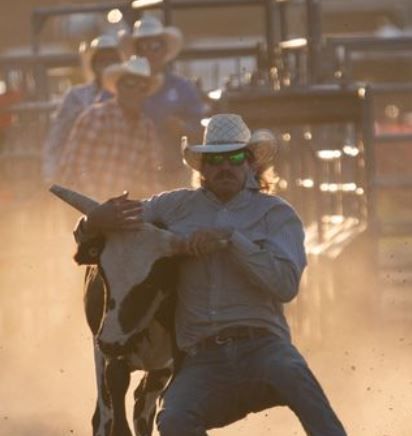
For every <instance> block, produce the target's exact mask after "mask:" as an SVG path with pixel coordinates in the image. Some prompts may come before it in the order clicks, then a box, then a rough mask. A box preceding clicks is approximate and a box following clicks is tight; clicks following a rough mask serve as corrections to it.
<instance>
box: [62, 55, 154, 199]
mask: <svg viewBox="0 0 412 436" xmlns="http://www.w3.org/2000/svg"><path fill="white" fill-rule="evenodd" d="M103 85H104V87H105V89H107V90H108V91H110V92H112V93H113V94H114V95H115V98H114V99H111V100H108V101H105V102H103V103H98V104H94V105H92V106H91V107H90V108H89V109H87V110H86V111H85V112H83V113H82V115H81V116H79V118H78V119H77V121H76V123H75V125H74V127H73V130H72V132H71V135H70V138H69V140H68V142H67V144H66V145H65V148H64V150H63V154H62V158H61V160H60V165H59V167H60V169H59V178H60V180H61V182H62V183H63V184H65V185H66V186H69V187H72V188H74V189H77V190H80V191H82V192H85V193H87V194H88V195H90V196H92V197H95V198H97V199H99V198H100V199H104V198H107V197H108V196H117V195H119V193H121V192H123V191H125V190H126V191H128V192H130V193H131V194H132V195H133V196H137V197H142V196H143V197H144V196H147V195H150V194H151V193H152V192H156V191H158V190H159V189H160V186H159V184H158V182H157V179H158V173H159V170H160V166H161V162H160V160H159V157H160V156H161V153H160V150H159V145H158V140H157V135H156V131H155V128H154V125H153V122H152V121H151V120H149V119H148V118H147V117H146V116H145V115H144V114H143V113H142V112H141V104H142V102H143V100H144V99H145V98H146V97H147V96H148V95H150V94H151V93H152V92H155V90H156V88H157V86H158V81H157V79H156V78H155V77H154V76H151V72H150V65H149V63H148V61H147V59H146V58H141V57H137V56H132V57H131V58H130V59H129V60H128V61H125V62H123V63H122V64H115V65H112V66H110V67H108V68H107V69H106V70H105V72H104V75H103Z"/></svg>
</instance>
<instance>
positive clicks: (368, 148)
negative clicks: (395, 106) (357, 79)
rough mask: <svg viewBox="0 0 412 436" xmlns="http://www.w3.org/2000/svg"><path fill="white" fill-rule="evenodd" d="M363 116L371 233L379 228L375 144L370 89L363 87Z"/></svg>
mask: <svg viewBox="0 0 412 436" xmlns="http://www.w3.org/2000/svg"><path fill="white" fill-rule="evenodd" d="M362 98H363V100H364V104H363V116H362V126H361V128H362V137H363V144H364V147H365V165H366V179H367V187H366V195H367V211H368V227H369V228H370V229H371V230H372V232H373V233H375V234H376V233H377V231H378V229H379V220H378V216H377V204H376V202H377V198H376V188H375V175H376V166H375V149H374V148H375V144H374V130H373V129H374V128H373V105H372V101H371V91H370V89H368V88H365V94H364V96H363V97H362Z"/></svg>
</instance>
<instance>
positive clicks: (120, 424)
mask: <svg viewBox="0 0 412 436" xmlns="http://www.w3.org/2000/svg"><path fill="white" fill-rule="evenodd" d="M129 383H130V369H129V366H128V364H127V362H126V361H125V360H124V359H111V360H109V361H108V363H107V366H106V386H107V389H108V390H109V393H110V398H111V402H112V410H113V421H112V429H111V433H110V436H133V435H132V432H131V430H130V427H129V424H128V423H127V416H126V404H125V403H126V393H127V389H128V387H129Z"/></svg>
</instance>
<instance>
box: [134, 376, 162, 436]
mask: <svg viewBox="0 0 412 436" xmlns="http://www.w3.org/2000/svg"><path fill="white" fill-rule="evenodd" d="M170 376H171V370H170V369H169V368H165V369H159V370H153V371H150V372H147V373H146V374H145V375H144V376H143V378H142V380H141V381H140V383H139V386H138V387H137V388H136V390H135V391H134V401H135V403H134V409H133V424H134V431H135V433H136V436H151V434H152V431H153V421H154V417H155V414H156V402H157V400H158V398H159V396H160V394H161V393H162V392H163V390H164V389H165V387H166V385H167V383H168V381H169V380H170Z"/></svg>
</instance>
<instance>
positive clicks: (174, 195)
mask: <svg viewBox="0 0 412 436" xmlns="http://www.w3.org/2000/svg"><path fill="white" fill-rule="evenodd" d="M198 193H199V189H191V188H179V189H173V190H171V191H164V192H160V193H159V194H157V195H156V197H157V198H159V199H161V200H165V201H170V202H175V203H176V204H179V203H180V202H183V201H185V202H186V201H189V200H190V199H193V198H194V197H196V196H197V195H198Z"/></svg>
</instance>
